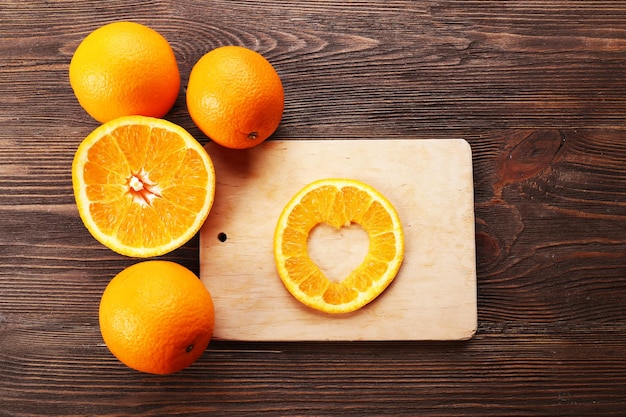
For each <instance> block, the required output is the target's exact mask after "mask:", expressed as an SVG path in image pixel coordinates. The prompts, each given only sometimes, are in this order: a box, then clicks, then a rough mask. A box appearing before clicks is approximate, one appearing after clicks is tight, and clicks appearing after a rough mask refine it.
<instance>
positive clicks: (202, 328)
mask: <svg viewBox="0 0 626 417" xmlns="http://www.w3.org/2000/svg"><path fill="white" fill-rule="evenodd" d="M214 325H215V318H214V311H213V301H212V299H211V295H210V293H209V291H208V290H207V289H206V288H205V286H204V285H203V284H202V282H201V281H200V279H199V278H198V277H197V276H196V275H195V274H194V273H193V272H191V271H190V270H189V269H187V268H185V267H184V266H182V265H179V264H177V263H174V262H169V261H158V260H153V261H145V262H140V263H137V264H134V265H132V266H130V267H128V268H126V269H124V270H123V271H122V272H120V273H119V274H117V275H116V276H115V277H114V278H113V279H112V280H111V281H110V282H109V284H108V285H107V287H106V289H105V290H104V293H103V294H102V299H101V301H100V330H101V332H102V337H103V339H104V342H105V343H106V345H107V347H108V348H109V350H110V351H111V353H113V355H115V356H116V357H117V358H118V359H119V360H120V361H121V362H122V363H124V364H125V365H127V366H129V367H131V368H133V369H136V370H138V371H142V372H148V373H153V374H169V373H172V372H177V371H180V370H181V369H184V368H186V367H187V366H189V365H191V364H192V363H193V362H195V361H196V360H197V359H198V358H199V357H200V355H202V352H203V351H204V350H205V349H206V347H207V346H208V344H209V342H210V340H211V336H212V335H213V328H214Z"/></svg>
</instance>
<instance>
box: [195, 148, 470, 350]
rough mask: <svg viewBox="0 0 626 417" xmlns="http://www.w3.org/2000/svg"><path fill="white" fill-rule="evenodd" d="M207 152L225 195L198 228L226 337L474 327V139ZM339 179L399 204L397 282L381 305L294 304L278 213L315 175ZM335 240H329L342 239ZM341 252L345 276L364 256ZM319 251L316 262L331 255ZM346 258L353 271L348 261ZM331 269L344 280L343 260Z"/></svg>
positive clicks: (440, 334) (401, 334) (353, 336)
mask: <svg viewBox="0 0 626 417" xmlns="http://www.w3.org/2000/svg"><path fill="white" fill-rule="evenodd" d="M207 149H208V151H209V154H210V155H211V157H212V159H213V161H214V164H215V170H216V177H217V187H216V188H217V191H216V197H215V204H214V206H213V209H212V210H211V213H210V214H209V218H208V220H207V222H206V223H205V225H204V227H203V228H202V231H201V234H200V242H201V243H200V277H201V279H202V281H203V282H204V283H205V285H206V286H207V288H208V289H209V291H210V292H211V294H212V296H213V299H214V303H215V310H216V328H215V336H216V337H217V338H222V339H231V340H429V339H431V340H449V339H467V338H469V337H471V335H473V333H474V332H475V330H476V320H477V319H476V265H475V246H474V205H473V201H474V200H473V177H472V158H471V150H470V148H469V145H468V144H467V142H465V141H464V140H459V139H452V140H410V139H404V140H402V139H400V140H387V139H385V140H344V141H338V140H317V141H312V140H306V141H268V142H265V143H263V144H262V145H261V146H259V147H256V148H253V149H249V150H246V151H237V150H235V151H233V150H227V149H224V148H222V147H220V146H218V145H215V144H213V143H211V144H207ZM329 177H340V178H343V177H345V178H355V179H359V180H361V181H364V182H366V183H368V184H370V185H372V186H373V187H374V188H376V189H378V190H379V191H381V192H382V193H383V194H384V195H385V196H386V197H387V198H389V199H390V201H391V202H392V204H394V206H395V207H396V209H397V210H398V214H399V216H400V218H401V221H402V224H403V230H404V234H405V242H406V244H405V246H406V249H405V257H404V262H403V265H402V267H401V269H400V271H399V273H398V275H397V276H396V278H395V280H394V281H393V283H392V284H391V285H390V286H389V287H388V288H387V289H386V290H385V292H384V293H383V294H382V295H381V296H379V297H378V298H377V299H376V300H374V301H373V302H372V303H370V304H368V305H367V306H365V307H363V308H362V309H360V310H358V311H356V312H354V313H350V314H346V315H341V316H329V315H327V314H324V313H320V312H318V311H316V310H312V309H310V308H308V307H305V306H304V305H302V304H301V303H300V302H298V301H296V300H295V299H294V298H293V297H292V296H291V295H290V294H289V293H288V292H287V291H286V290H285V288H284V287H283V284H282V282H281V281H280V279H279V278H278V275H277V273H276V268H275V265H274V258H273V249H272V245H273V234H274V228H275V226H276V221H277V219H278V216H279V215H280V212H281V211H282V209H283V207H284V206H285V205H286V204H287V202H288V201H289V199H290V198H291V197H292V196H293V195H294V194H295V193H296V192H297V191H298V190H299V189H300V188H302V187H304V186H305V185H307V184H308V183H310V182H312V181H315V180H318V179H322V178H329ZM220 237H221V238H220ZM312 238H313V234H312V235H311V237H310V239H312ZM316 239H319V237H316ZM327 239H328V240H327V241H326V242H325V243H320V244H319V245H328V244H332V242H333V241H334V240H336V239H340V237H339V236H336V235H335V236H330V237H327ZM355 239H356V240H357V241H358V237H355V235H354V234H352V235H350V237H347V238H345V239H344V240H343V241H342V242H341V244H345V245H349V246H352V245H354V244H355ZM357 243H360V242H357ZM337 249H338V250H337V251H336V252H330V253H328V251H326V253H325V254H323V255H324V256H322V258H324V259H322V260H323V262H324V265H326V266H328V265H330V266H337V265H339V268H342V269H343V272H342V273H343V274H345V275H347V273H349V272H350V271H351V270H352V269H353V268H355V267H356V266H357V265H358V263H360V261H359V258H357V259H350V258H352V257H351V256H349V251H346V250H345V249H342V248H337ZM366 250H367V249H365V251H366ZM309 254H310V255H311V257H312V258H313V259H316V260H317V259H319V258H318V257H317V256H316V255H321V254H320V253H319V252H318V253H312V251H310V252H309ZM360 255H361V256H364V253H362V254H360ZM346 256H348V258H349V259H347V260H346V259H345V258H346ZM361 259H362V258H361ZM346 261H348V265H347V269H345V266H342V265H345V263H346ZM325 272H327V274H328V276H329V277H331V278H339V277H343V276H345V275H337V268H331V271H325Z"/></svg>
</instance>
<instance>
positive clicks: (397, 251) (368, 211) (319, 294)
mask: <svg viewBox="0 0 626 417" xmlns="http://www.w3.org/2000/svg"><path fill="white" fill-rule="evenodd" d="M320 224H327V225H329V226H332V227H334V228H336V229H340V228H342V227H344V226H345V227H347V226H349V225H351V224H357V225H359V226H361V227H362V228H363V230H364V231H365V232H366V233H367V236H368V238H369V248H368V252H367V254H366V255H365V259H364V260H363V261H362V262H361V264H360V265H359V266H358V267H356V269H354V270H353V271H352V272H351V273H349V274H348V276H347V277H345V278H343V279H342V280H331V279H329V278H328V277H327V276H326V275H325V274H324V273H323V272H322V270H321V269H320V268H319V267H318V265H316V264H315V262H313V261H312V260H311V257H310V255H309V253H308V248H307V240H308V238H309V235H310V233H311V231H312V229H313V228H314V227H316V226H317V225H320ZM403 257H404V235H403V232H402V225H401V223H400V219H399V217H398V214H397V212H396V210H395V208H394V207H393V205H392V204H391V203H390V202H389V200H387V198H385V197H384V196H383V195H382V194H381V193H380V192H378V191H376V190H375V189H374V188H372V187H371V186H369V185H367V184H365V183H363V182H361V181H358V180H354V179H343V178H328V179H322V180H318V181H315V182H313V183H311V184H309V185H307V186H305V187H304V188H303V189H302V190H300V191H299V192H298V193H296V194H295V195H294V196H293V198H292V199H291V200H290V201H289V202H288V203H287V205H286V206H285V208H284V209H283V211H282V213H281V215H280V217H279V219H278V223H277V225H276V230H275V234H274V258H275V261H276V267H277V270H278V274H279V275H280V278H281V279H282V282H283V284H284V285H285V287H286V288H287V290H288V291H289V292H290V293H291V294H292V295H293V296H294V297H295V298H296V299H297V300H299V301H300V302H302V303H303V304H305V305H307V306H309V307H312V308H314V309H317V310H320V311H323V312H326V313H347V312H351V311H355V310H357V309H359V308H361V307H363V306H364V305H366V304H367V303H369V302H371V301H372V300H373V299H375V298H376V297H377V296H378V295H379V294H381V293H382V292H383V290H384V289H385V288H387V286H388V285H389V284H390V283H391V282H392V281H393V279H394V278H395V276H396V274H397V272H398V270H399V268H400V265H401V263H402V259H403Z"/></svg>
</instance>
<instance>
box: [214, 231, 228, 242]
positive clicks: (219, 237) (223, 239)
mask: <svg viewBox="0 0 626 417" xmlns="http://www.w3.org/2000/svg"><path fill="white" fill-rule="evenodd" d="M226 239H228V236H226V233H224V232H220V233H218V234H217V240H219V241H220V242H226Z"/></svg>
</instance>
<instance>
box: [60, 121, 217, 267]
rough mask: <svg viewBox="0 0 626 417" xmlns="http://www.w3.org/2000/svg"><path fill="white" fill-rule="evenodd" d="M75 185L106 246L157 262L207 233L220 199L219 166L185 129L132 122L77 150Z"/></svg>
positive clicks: (97, 133) (104, 128)
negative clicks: (216, 168) (215, 203)
mask: <svg viewBox="0 0 626 417" xmlns="http://www.w3.org/2000/svg"><path fill="white" fill-rule="evenodd" d="M72 183H73V188H74V196H75V199H76V205H77V207H78V211H79V214H80V217H81V219H82V221H83V223H84V224H85V226H86V227H87V229H88V230H89V231H90V232H91V234H92V235H93V236H94V237H95V238H96V239H97V240H98V241H99V242H101V243H102V244H103V245H105V246H107V247H108V248H110V249H112V250H113V251H115V252H118V253H120V254H123V255H127V256H133V257H141V258H145V257H151V256H159V255H163V254H165V253H168V252H170V251H172V250H174V249H176V248H179V247H180V246H182V245H183V244H184V243H186V242H187V241H188V240H189V239H191V238H192V237H193V236H194V235H195V234H196V233H197V232H198V230H200V227H201V226H202V224H203V223H204V221H205V219H206V217H207V216H208V214H209V211H210V209H211V206H212V205H213V199H214V195H215V171H214V167H213V163H212V161H211V159H210V157H209V155H208V154H207V152H206V150H205V149H204V148H203V147H202V145H201V144H200V143H199V142H198V141H196V139H195V138H194V137H193V136H191V135H190V134H189V133H188V132H187V131H186V130H185V129H183V128H182V127H180V126H178V125H176V124H174V123H171V122H169V121H166V120H163V119H157V118H152V117H146V116H125V117H120V118H117V119H114V120H111V121H109V122H107V123H105V124H103V125H101V126H100V127H98V128H96V129H95V130H94V131H93V132H92V133H91V134H89V136H87V137H86V138H85V139H84V140H83V142H82V143H81V144H80V146H79V147H78V149H77V151H76V154H75V156H74V161H73V164H72Z"/></svg>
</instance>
